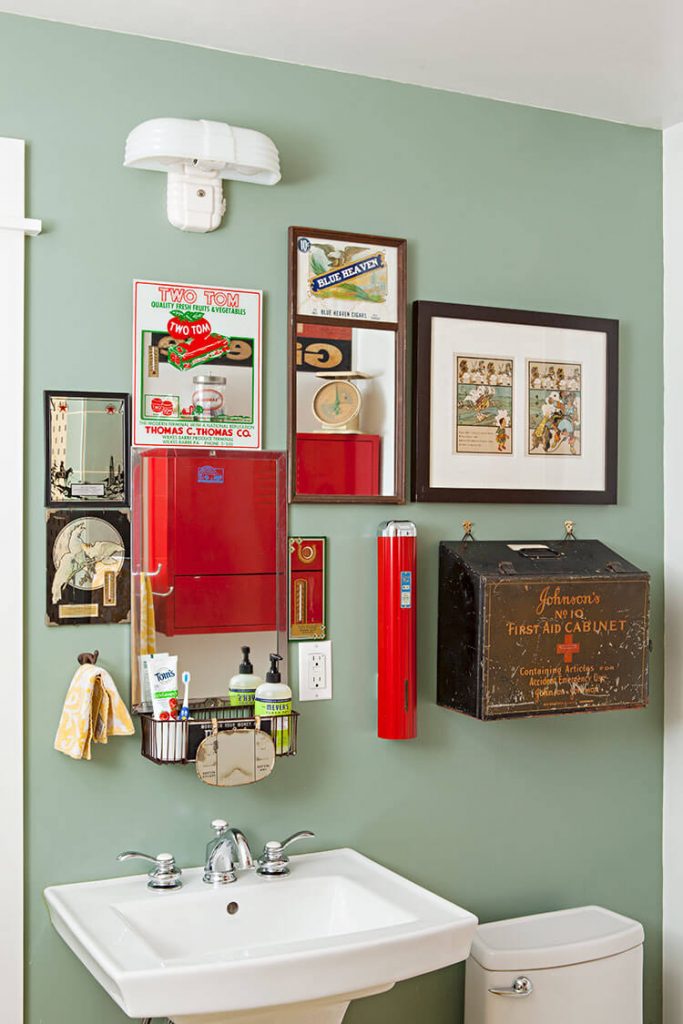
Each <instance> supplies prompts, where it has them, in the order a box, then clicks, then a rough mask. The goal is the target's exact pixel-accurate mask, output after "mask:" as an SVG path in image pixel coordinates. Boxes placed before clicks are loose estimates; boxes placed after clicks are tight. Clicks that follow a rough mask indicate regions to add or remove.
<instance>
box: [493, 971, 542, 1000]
mask: <svg viewBox="0 0 683 1024" xmlns="http://www.w3.org/2000/svg"><path fill="white" fill-rule="evenodd" d="M533 990H534V986H533V984H532V982H531V979H530V978H525V977H524V975H520V977H519V978H515V980H514V981H513V983H512V986H511V987H510V988H490V989H489V992H490V993H491V995H492V996H515V997H516V998H518V999H523V998H524V997H525V996H530V995H531V993H532V992H533Z"/></svg>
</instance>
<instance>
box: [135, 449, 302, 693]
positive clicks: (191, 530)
mask: <svg viewBox="0 0 683 1024" xmlns="http://www.w3.org/2000/svg"><path fill="white" fill-rule="evenodd" d="M133 498H134V507H133V622H134V628H133V652H132V661H133V665H132V669H133V699H132V703H133V706H134V708H135V710H145V709H146V706H147V704H148V699H147V697H148V695H146V694H145V693H144V692H143V689H142V686H141V675H140V658H141V656H143V655H145V654H153V653H156V654H161V653H168V654H176V655H178V670H179V672H182V671H186V670H187V671H189V672H190V673H191V676H192V683H191V698H192V701H200V700H202V701H206V700H216V699H219V698H226V697H227V689H228V680H229V679H230V677H231V676H232V675H234V674H235V673H236V672H237V668H238V665H239V663H240V661H241V650H240V649H241V647H242V646H243V645H248V646H249V647H250V648H251V660H252V663H253V665H254V671H255V673H256V674H257V675H260V676H263V675H264V674H265V671H266V668H267V665H268V655H269V654H270V653H271V652H279V653H282V652H284V649H285V648H284V645H285V637H286V605H287V594H286V545H287V523H286V508H287V506H286V458H285V455H284V453H282V452H253V453H246V452H239V453H236V452H216V451H212V450H204V451H201V450H188V451H185V450H183V449H170V448H169V449H163V448H156V449H144V450H136V452H135V454H134V466H133ZM285 664H286V662H284V661H283V666H284V665H285Z"/></svg>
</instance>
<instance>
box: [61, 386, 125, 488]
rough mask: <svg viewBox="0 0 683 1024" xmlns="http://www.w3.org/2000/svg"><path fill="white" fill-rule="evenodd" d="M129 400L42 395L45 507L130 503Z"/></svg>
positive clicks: (117, 395) (106, 395) (88, 394)
mask: <svg viewBox="0 0 683 1024" xmlns="http://www.w3.org/2000/svg"><path fill="white" fill-rule="evenodd" d="M129 450H130V396H129V395H127V394H125V393H122V392H114V391H112V392H102V391H46V392H45V504H46V505H47V506H48V507H49V508H82V507H83V506H85V505H97V506H105V507H107V508H125V507H126V506H127V505H128V504H129V479H128V459H129Z"/></svg>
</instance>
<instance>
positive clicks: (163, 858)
mask: <svg viewBox="0 0 683 1024" xmlns="http://www.w3.org/2000/svg"><path fill="white" fill-rule="evenodd" d="M116 859H117V860H148V861H149V862H150V864H154V870H153V871H150V872H149V875H148V882H147V887H148V888H149V889H180V888H181V887H182V884H183V883H182V880H181V878H180V876H181V875H182V871H181V870H180V868H177V867H176V863H175V857H174V856H173V854H172V853H158V854H157V855H156V857H151V856H150V855H149V854H148V853H138V851H137V850H126V851H125V852H124V853H120V854H119V855H118V857H117V858H116Z"/></svg>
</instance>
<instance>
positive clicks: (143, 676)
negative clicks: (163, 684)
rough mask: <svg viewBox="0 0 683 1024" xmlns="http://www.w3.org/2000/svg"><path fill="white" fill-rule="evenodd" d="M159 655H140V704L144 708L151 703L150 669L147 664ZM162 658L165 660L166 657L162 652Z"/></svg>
mask: <svg viewBox="0 0 683 1024" xmlns="http://www.w3.org/2000/svg"><path fill="white" fill-rule="evenodd" d="M160 655H161V652H160V654H141V655H140V703H141V704H143V705H144V706H145V707H146V706H147V705H148V704H151V703H152V686H151V684H150V678H151V669H150V664H149V663H150V661H151V660H152V659H153V658H158V657H160ZM163 657H164V658H166V657H168V655H167V654H166V653H165V652H164V654H163Z"/></svg>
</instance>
